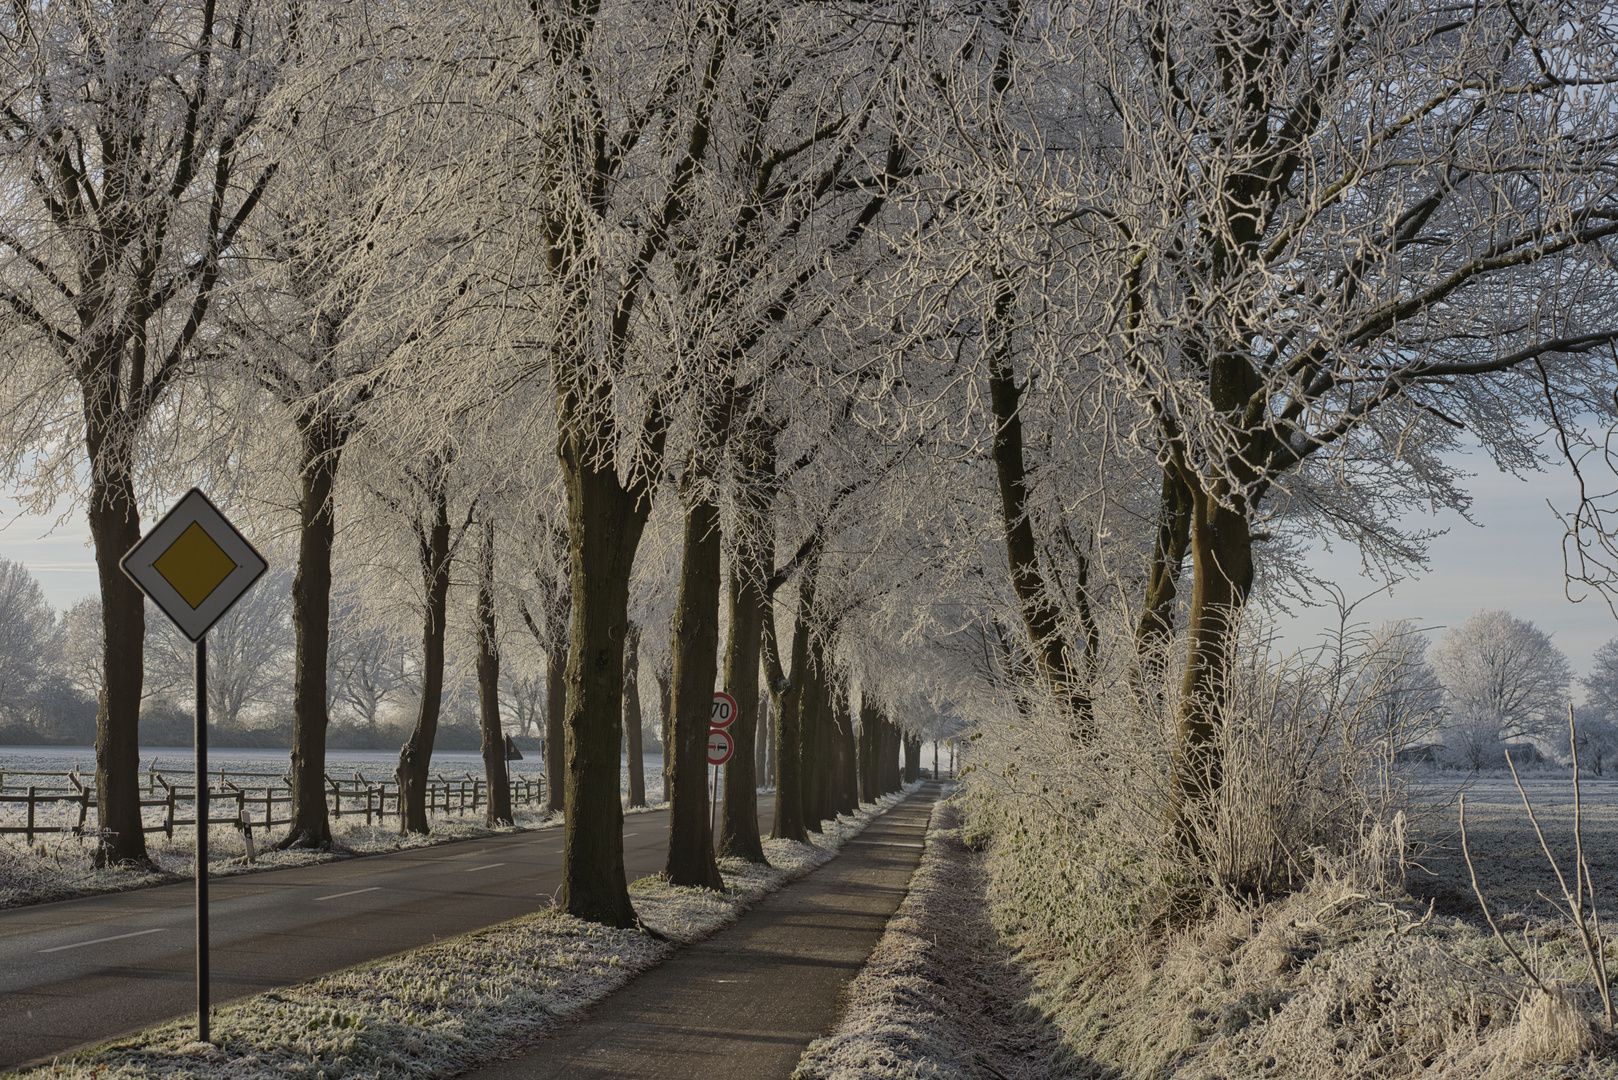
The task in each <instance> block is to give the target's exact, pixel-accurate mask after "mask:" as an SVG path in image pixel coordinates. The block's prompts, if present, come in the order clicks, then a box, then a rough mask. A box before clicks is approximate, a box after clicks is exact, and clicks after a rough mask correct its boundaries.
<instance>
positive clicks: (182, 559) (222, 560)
mask: <svg viewBox="0 0 1618 1080" xmlns="http://www.w3.org/2000/svg"><path fill="white" fill-rule="evenodd" d="M268 566H269V564H268V563H266V562H265V561H264V559H263V557H262V556H260V555H259V553H258V552H257V551H254V550H253V545H252V544H249V543H248V542H247V540H246V539H245V538H243V536H242V534H241V533H239V532H237V531H236V528H235V526H233V525H232V524H231V523H230V522H228V521H226V520H225V515H223V514H221V513H220V512H219V509H218V508H217V507H216V506H214V504H213V503H211V502H209V501H208V497H207V496H206V495H204V494H203V493H202V492H200V491H198V490H197V489H196V488H192V489H191V490H190V491H188V492H186V494H185V498H183V499H181V500H180V501H179V502H177V503H175V504H174V509H172V510H170V511H169V512H168V513H167V514H166V515H164V517H163V520H162V521H159V522H158V523H157V524H156V525H155V526H154V527H153V528H152V531H151V532H149V533H147V534H146V535H145V536H144V537H142V538H141V541H140V543H138V544H136V545H135V546H134V547H133V548H131V549H130V552H129V554H128V555H125V556H124V561H123V568H124V573H125V574H127V575H129V578H130V580H131V581H133V582H134V583H135V584H136V585H139V586H140V589H141V592H144V593H145V594H146V595H147V596H149V597H151V598H152V602H153V603H155V604H156V605H157V606H158V607H160V608H162V609H163V614H165V615H167V616H168V617H169V618H170V619H172V620H173V621H174V625H175V626H178V627H179V628H180V631H181V632H182V633H184V634H185V636H186V637H188V638H190V639H191V640H192V641H198V640H200V639H201V638H202V635H204V634H206V633H207V632H208V628H209V627H210V626H212V625H213V624H214V623H216V622H218V621H219V618H220V616H222V615H224V613H225V612H227V611H229V610H230V606H231V605H232V604H234V603H235V602H236V601H237V600H239V599H241V597H242V595H243V594H244V593H246V592H247V590H248V589H250V588H252V587H253V582H255V581H257V580H258V579H259V575H260V574H262V573H264V571H265V570H266V569H268Z"/></svg>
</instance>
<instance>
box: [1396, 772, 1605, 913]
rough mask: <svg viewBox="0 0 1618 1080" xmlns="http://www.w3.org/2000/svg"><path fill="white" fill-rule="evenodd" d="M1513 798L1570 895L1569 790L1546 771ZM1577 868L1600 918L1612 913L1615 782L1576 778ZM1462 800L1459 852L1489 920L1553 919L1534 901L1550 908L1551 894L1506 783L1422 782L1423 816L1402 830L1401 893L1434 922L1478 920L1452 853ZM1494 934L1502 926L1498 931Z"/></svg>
mask: <svg viewBox="0 0 1618 1080" xmlns="http://www.w3.org/2000/svg"><path fill="white" fill-rule="evenodd" d="M1522 786H1523V791H1524V792H1526V793H1527V795H1528V800H1529V802H1530V803H1531V804H1532V805H1533V807H1534V813H1535V815H1536V816H1537V817H1538V818H1539V824H1540V827H1541V828H1542V829H1543V830H1544V833H1545V840H1546V842H1547V843H1548V844H1549V845H1550V849H1551V853H1552V854H1553V855H1555V856H1556V858H1557V861H1558V863H1559V864H1560V865H1561V867H1562V871H1563V873H1565V874H1566V875H1567V884H1568V887H1569V888H1573V887H1574V881H1573V873H1574V840H1573V783H1572V780H1571V778H1570V777H1569V776H1567V775H1565V774H1564V775H1560V776H1558V775H1556V773H1555V772H1554V771H1548V772H1540V773H1535V774H1533V775H1525V776H1523V778H1522ZM1579 789H1580V796H1581V798H1580V803H1581V806H1582V809H1581V813H1580V820H1581V830H1580V831H1581V832H1582V834H1583V838H1584V844H1583V846H1584V858H1585V862H1586V863H1587V864H1588V866H1589V870H1590V879H1591V881H1593V882H1594V883H1595V894H1596V902H1597V905H1598V907H1599V909H1600V910H1601V912H1602V914H1603V915H1606V916H1608V917H1609V918H1610V917H1613V915H1614V913H1618V780H1615V779H1611V778H1599V777H1582V778H1581V779H1580V781H1579ZM1462 794H1464V795H1465V797H1466V832H1467V843H1468V846H1469V847H1470V849H1471V852H1472V863H1473V866H1474V867H1475V868H1476V870H1477V877H1478V884H1479V885H1480V886H1481V887H1482V889H1483V895H1484V897H1485V899H1487V900H1488V902H1489V906H1490V908H1491V909H1492V910H1493V911H1494V913H1495V914H1496V916H1497V917H1498V916H1500V915H1501V914H1502V913H1506V914H1507V915H1509V916H1511V918H1509V919H1508V922H1509V923H1510V924H1511V925H1512V926H1521V925H1522V922H1523V918H1524V917H1526V918H1528V919H1530V920H1540V919H1545V918H1552V917H1554V915H1553V912H1552V910H1551V908H1550V905H1549V904H1548V903H1547V902H1546V900H1545V899H1543V898H1542V897H1541V895H1540V894H1544V896H1546V897H1550V898H1551V899H1553V900H1560V898H1561V892H1562V891H1561V886H1560V885H1559V884H1558V882H1557V878H1556V874H1555V872H1554V871H1553V870H1552V869H1551V865H1550V863H1549V862H1548V861H1547V860H1546V858H1545V854H1544V852H1543V851H1542V850H1541V849H1540V844H1539V839H1538V838H1537V837H1536V836H1535V834H1534V826H1533V823H1532V822H1531V821H1530V820H1529V817H1528V814H1527V812H1526V811H1525V810H1524V809H1523V802H1522V795H1521V794H1519V793H1518V790H1517V786H1516V784H1514V783H1513V782H1512V779H1511V775H1510V773H1505V774H1503V775H1502V774H1491V775H1487V776H1482V777H1477V778H1470V779H1466V778H1463V777H1460V776H1455V777H1453V778H1450V777H1447V776H1446V775H1445V774H1443V773H1432V774H1427V775H1425V776H1423V777H1422V778H1421V780H1420V783H1419V784H1418V785H1417V788H1416V795H1417V799H1418V801H1419V802H1420V803H1422V804H1424V806H1425V809H1424V810H1423V811H1422V812H1421V813H1420V814H1419V815H1418V816H1417V818H1416V821H1415V828H1414V829H1413V830H1412V831H1413V834H1414V838H1415V840H1416V845H1415V847H1414V855H1415V862H1416V864H1417V865H1414V866H1412V867H1411V868H1410V869H1409V872H1408V878H1407V881H1408V885H1409V888H1410V890H1411V892H1412V893H1413V894H1414V895H1416V896H1418V897H1421V898H1423V899H1430V900H1432V901H1433V902H1434V904H1435V907H1436V909H1437V910H1438V911H1439V912H1440V913H1441V914H1446V915H1458V916H1462V917H1466V918H1479V917H1480V913H1479V911H1478V904H1477V900H1476V898H1475V896H1474V895H1473V891H1472V885H1471V882H1470V880H1469V877H1468V874H1467V868H1466V862H1465V860H1464V859H1463V857H1462V853H1461V834H1460V814H1459V804H1458V799H1457V796H1458V795H1462ZM1502 926H1503V927H1504V926H1505V924H1502Z"/></svg>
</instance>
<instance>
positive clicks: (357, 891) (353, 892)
mask: <svg viewBox="0 0 1618 1080" xmlns="http://www.w3.org/2000/svg"><path fill="white" fill-rule="evenodd" d="M381 887H382V886H380V885H372V886H371V887H370V888H369V889H350V890H348V891H347V892H334V893H332V894H331V895H330V896H317V897H315V899H316V900H336V899H337V898H338V897H342V896H358V895H359V894H360V893H362V892H376V891H377V890H378V889H380V888H381Z"/></svg>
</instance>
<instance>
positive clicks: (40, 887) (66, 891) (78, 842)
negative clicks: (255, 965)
mask: <svg viewBox="0 0 1618 1080" xmlns="http://www.w3.org/2000/svg"><path fill="white" fill-rule="evenodd" d="M648 760H649V762H650V763H651V764H654V765H655V764H656V763H657V759H656V758H655V756H652V755H649V756H648ZM10 764H11V766H12V767H13V768H20V767H28V768H36V767H38V768H45V767H61V766H59V765H58V763H57V762H56V761H55V760H54V759H49V760H48V761H47V759H43V758H41V759H40V760H27V759H21V758H19V759H17V760H15V761H11V762H10ZM241 764H242V765H244V766H245V765H248V764H251V765H255V766H259V767H262V762H260V761H257V760H254V761H252V762H242V763H241ZM334 770H335V767H334ZM175 775H182V774H180V773H176V774H175ZM186 779H187V780H189V777H186ZM625 784H626V785H627V779H626V780H625ZM625 794H626V795H627V787H626V789H625ZM646 795H647V801H648V803H649V804H650V805H649V806H647V807H645V808H637V809H634V810H629V811H626V813H631V814H637V813H649V812H651V811H653V810H659V809H663V808H665V806H666V804H665V803H663V802H662V798H663V777H662V772H661V770H660V768H648V769H647V771H646ZM181 806H182V810H181V815H182V816H183V815H184V814H190V813H191V812H192V809H191V806H190V804H189V803H183V804H181ZM25 812H26V811H25V808H24V807H23V806H22V805H20V804H17V803H0V821H3V823H4V824H7V825H21V824H22V823H23V820H24V815H25ZM220 812H221V813H222V812H223V811H220ZM281 812H283V813H284V812H285V811H284V808H283V810H282V811H281ZM162 813H163V809H162V808H161V807H148V808H146V810H145V815H146V821H147V823H148V824H151V825H156V824H161V822H162ZM210 816H213V815H210ZM512 816H513V819H514V821H515V823H516V824H515V827H514V828H511V827H507V828H500V829H490V828H488V827H487V826H486V825H485V824H484V820H485V815H484V812H483V810H482V809H479V810H477V811H475V812H470V811H469V812H467V813H464V814H460V813H444V812H442V811H436V812H434V813H432V814H430V815H429V817H428V822H429V824H430V826H431V828H432V831H431V832H430V833H428V834H427V835H425V836H422V835H420V834H401V833H400V832H399V829H398V824H397V821H396V819H394V818H393V817H391V816H390V817H389V818H387V819H373V822H372V824H370V825H367V824H365V818H364V816H363V814H361V815H359V816H356V815H355V814H354V813H353V812H352V811H351V812H350V813H348V814H345V815H344V816H342V817H333V818H331V819H330V820H331V832H332V844H333V847H332V850H330V851H312V850H307V849H299V850H292V851H275V850H274V849H273V845H274V843H275V840H276V839H277V838H279V836H280V835H281V833H282V832H283V831H284V827H278V828H276V829H275V830H272V831H271V833H270V835H269V836H268V837H266V836H265V835H264V830H262V829H258V830H255V835H254V840H255V849H256V858H255V859H254V860H252V861H249V859H248V853H247V838H246V836H245V835H244V834H243V833H242V832H240V831H239V830H237V829H236V828H235V827H233V826H230V825H213V826H210V827H209V829H208V872H209V874H210V876H214V877H224V876H229V875H234V874H245V873H254V872H257V871H261V870H276V869H282V868H285V867H289V866H306V865H310V864H313V863H323V862H333V861H336V860H339V859H346V858H351V857H353V856H355V855H372V854H378V853H380V852H386V851H398V850H402V849H405V848H415V847H425V846H430V845H433V844H443V843H448V842H450V841H454V840H469V839H473V838H476V837H480V836H493V835H496V834H498V833H507V832H512V831H517V830H525V829H542V828H553V827H557V826H559V825H560V824H561V815H559V814H552V815H547V814H545V813H544V812H543V811H541V810H540V809H539V808H538V807H537V806H518V807H514V808H513V815H512ZM35 820H36V823H37V824H38V825H39V826H40V827H41V830H42V831H40V832H37V833H36V834H35V836H34V842H33V843H32V844H29V843H28V842H27V841H26V840H25V838H24V837H23V836H21V835H18V834H3V835H0V908H8V907H20V906H23V905H27V904H37V903H42V902H45V901H49V900H64V899H68V898H70V897H74V896H87V895H90V894H93V893H103V892H119V891H122V890H124V889H138V888H144V887H146V886H149V885H162V884H167V883H170V882H175V881H183V880H185V879H188V878H190V877H191V876H192V875H193V874H195V873H196V829H195V827H193V826H178V827H176V828H175V830H174V836H173V837H169V836H167V835H165V834H164V833H161V832H154V833H148V834H147V836H146V844H147V852H148V854H149V855H150V856H151V861H152V867H151V868H145V867H122V866H113V867H97V866H96V865H95V860H94V855H95V841H94V839H93V838H91V837H81V836H74V835H73V833H72V831H71V825H72V824H73V823H75V822H77V820H78V808H77V807H76V806H74V807H68V806H67V805H66V804H61V805H59V806H57V807H53V808H51V809H50V810H49V811H47V810H45V809H44V808H41V809H40V810H39V812H38V814H37V815H36V818H35Z"/></svg>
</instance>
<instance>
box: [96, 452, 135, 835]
mask: <svg viewBox="0 0 1618 1080" xmlns="http://www.w3.org/2000/svg"><path fill="white" fill-rule="evenodd" d="M90 430H91V435H90V436H89V437H88V438H87V442H89V444H90V445H89V449H90V461H91V470H90V506H89V523H90V536H91V538H92V539H93V540H94V541H95V549H96V554H95V558H96V572H97V576H98V578H99V580H100V583H101V629H102V635H103V637H102V653H101V671H102V685H101V700H100V702H99V705H98V708H97V709H96V828H97V831H98V834H99V837H100V842H99V844H98V846H97V848H96V856H95V861H96V863H97V865H107V864H139V865H145V864H147V863H149V862H150V858H149V856H148V855H147V852H146V833H145V832H143V831H142V823H141V816H140V779H139V777H140V698H141V687H142V682H143V679H144V664H143V658H144V656H145V649H146V607H145V603H146V601H145V596H144V595H143V594H142V593H141V591H140V589H138V588H136V586H135V583H134V582H132V581H130V580H129V578H127V577H125V576H124V571H123V567H122V566H121V565H119V564H120V560H122V559H123V557H124V555H126V554H127V553H128V552H129V550H130V549H131V548H133V547H134V546H135V545H136V544H137V543H139V542H140V511H139V510H138V509H137V508H136V503H135V490H134V484H133V482H132V480H131V477H130V476H129V474H128V473H127V472H125V471H124V470H123V469H122V468H120V467H119V466H117V465H116V464H114V463H113V462H112V461H111V460H109V459H110V457H111V455H110V454H109V455H106V456H103V455H102V454H101V453H98V451H99V450H100V449H101V444H102V442H103V441H104V440H105V438H106V434H105V433H104V432H101V431H99V430H98V429H97V427H96V426H94V425H92V426H91V429H90Z"/></svg>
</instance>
